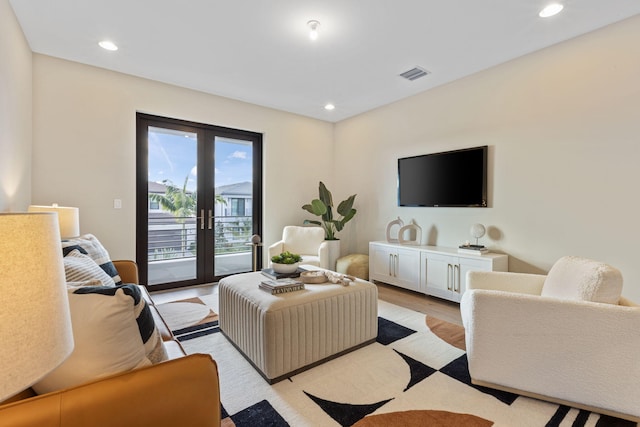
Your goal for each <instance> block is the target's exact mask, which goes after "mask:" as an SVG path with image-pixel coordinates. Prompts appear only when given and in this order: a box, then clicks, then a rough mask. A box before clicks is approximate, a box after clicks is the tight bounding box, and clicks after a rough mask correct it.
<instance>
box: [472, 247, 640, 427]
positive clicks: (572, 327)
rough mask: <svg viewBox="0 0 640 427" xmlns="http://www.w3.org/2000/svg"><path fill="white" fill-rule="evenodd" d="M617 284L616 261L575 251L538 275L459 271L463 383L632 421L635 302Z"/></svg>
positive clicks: (637, 334) (638, 411) (638, 330)
mask: <svg viewBox="0 0 640 427" xmlns="http://www.w3.org/2000/svg"><path fill="white" fill-rule="evenodd" d="M621 291H622V275H621V274H620V272H619V271H618V270H617V269H615V268H613V267H611V266H609V265H607V264H604V263H601V262H597V261H592V260H588V259H585V258H580V257H563V258H561V259H560V260H558V261H557V262H556V263H555V264H554V265H553V266H552V268H551V270H550V271H549V274H548V275H537V274H521V273H508V272H475V271H474V272H469V273H468V275H467V291H466V292H465V294H464V295H463V296H462V300H461V302H460V310H461V314H462V321H463V324H464V328H465V334H466V346H467V357H468V360H469V373H470V375H471V379H472V382H473V383H474V384H477V385H483V386H488V387H492V388H496V389H501V390H506V391H513V392H516V393H519V394H523V395H526V396H530V397H535V398H539V399H543V400H549V401H553V402H557V403H562V404H568V405H571V406H574V407H577V408H583V409H587V410H591V411H594V412H598V413H603V414H608V415H613V416H617V417H621V418H625V419H629V420H633V421H640V363H638V357H639V354H640V306H638V305H637V304H634V303H633V302H631V301H629V300H627V299H625V298H623V297H621Z"/></svg>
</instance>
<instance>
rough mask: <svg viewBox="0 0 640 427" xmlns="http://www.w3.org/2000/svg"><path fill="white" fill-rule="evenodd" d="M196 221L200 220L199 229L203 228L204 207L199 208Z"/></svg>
mask: <svg viewBox="0 0 640 427" xmlns="http://www.w3.org/2000/svg"><path fill="white" fill-rule="evenodd" d="M198 221H200V230H204V209H200V216H199V217H198Z"/></svg>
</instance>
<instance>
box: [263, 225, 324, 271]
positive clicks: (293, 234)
mask: <svg viewBox="0 0 640 427" xmlns="http://www.w3.org/2000/svg"><path fill="white" fill-rule="evenodd" d="M285 251H289V252H291V253H295V254H298V255H300V256H302V263H303V264H310V265H316V266H318V267H321V268H326V269H329V244H328V243H327V242H325V240H324V229H323V228H322V227H300V226H296V225H288V226H286V227H285V228H284V230H283V231H282V239H281V240H279V241H277V242H276V243H274V244H273V245H271V246H269V259H271V257H273V256H274V255H278V254H281V253H282V252H285Z"/></svg>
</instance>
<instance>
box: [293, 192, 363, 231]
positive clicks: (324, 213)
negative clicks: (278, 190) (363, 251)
mask: <svg viewBox="0 0 640 427" xmlns="http://www.w3.org/2000/svg"><path fill="white" fill-rule="evenodd" d="M318 192H319V197H318V198H317V199H313V200H312V201H311V203H309V204H306V205H304V206H302V209H304V210H305V211H307V212H309V213H311V214H313V215H316V216H319V217H320V219H321V221H316V220H310V219H305V220H304V223H305V224H315V225H319V226H321V227H322V228H324V238H325V240H339V239H338V238H337V237H336V233H337V232H338V231H341V230H342V229H343V228H344V225H345V224H346V223H347V222H349V221H351V219H352V218H353V217H354V216H355V214H356V212H357V211H356V210H355V209H353V202H354V201H355V199H356V195H355V194H353V195H351V196H349V197H348V198H347V199H346V200H343V201H342V202H340V204H339V205H338V209H336V212H337V213H338V214H339V215H340V216H341V217H340V218H334V216H333V196H332V195H331V192H330V191H329V190H327V187H326V186H325V185H324V183H323V182H322V181H320V185H319V191H318Z"/></svg>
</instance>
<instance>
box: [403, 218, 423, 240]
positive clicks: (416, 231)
mask: <svg viewBox="0 0 640 427" xmlns="http://www.w3.org/2000/svg"><path fill="white" fill-rule="evenodd" d="M407 232H409V239H408V240H405V238H404V236H405V234H406V233H407ZM412 235H413V239H412V238H411V237H412ZM398 241H399V242H400V244H402V245H420V244H421V242H422V228H421V227H420V226H419V225H418V224H416V222H415V221H414V220H411V224H408V225H405V226H403V227H401V228H400V231H398Z"/></svg>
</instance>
